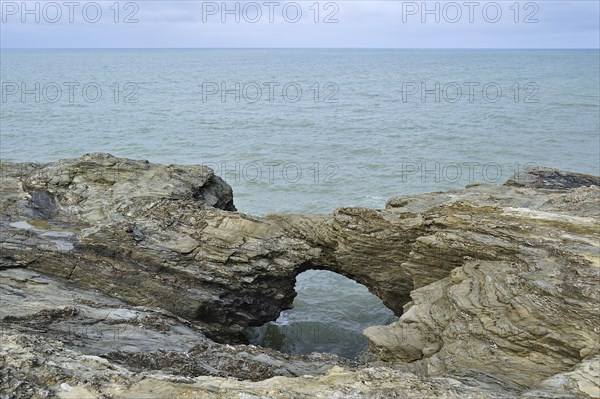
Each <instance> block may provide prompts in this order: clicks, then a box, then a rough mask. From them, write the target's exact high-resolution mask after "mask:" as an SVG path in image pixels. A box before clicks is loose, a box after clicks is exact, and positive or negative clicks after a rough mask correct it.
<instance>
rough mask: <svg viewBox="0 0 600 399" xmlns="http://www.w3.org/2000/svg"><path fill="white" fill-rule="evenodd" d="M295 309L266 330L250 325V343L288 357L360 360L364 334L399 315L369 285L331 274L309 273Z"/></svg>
mask: <svg viewBox="0 0 600 399" xmlns="http://www.w3.org/2000/svg"><path fill="white" fill-rule="evenodd" d="M295 290H296V293H297V296H296V298H295V299H294V303H293V308H292V309H289V310H285V311H283V312H281V314H280V315H279V318H277V320H275V321H271V322H268V323H266V324H264V325H262V326H260V327H250V328H248V329H247V330H246V335H247V338H248V340H249V341H250V343H252V344H254V345H259V346H265V347H269V348H272V349H276V350H278V351H280V352H283V353H289V354H298V355H307V354H310V353H312V352H327V353H333V354H336V355H339V356H343V357H347V358H355V357H356V356H357V355H358V354H359V353H360V352H362V351H363V350H365V349H366V348H367V346H368V341H367V339H366V338H365V337H364V335H363V334H362V331H363V330H364V329H365V328H367V327H370V326H373V325H386V324H390V323H392V322H394V321H396V320H398V317H397V316H395V315H394V312H392V311H391V310H390V309H388V308H387V307H386V306H385V305H384V304H383V302H382V301H381V299H379V298H378V297H377V296H375V295H373V294H371V293H370V292H369V290H368V289H367V287H365V286H364V285H362V284H360V283H357V282H356V281H353V280H351V279H349V278H347V277H344V276H342V275H341V274H337V273H334V272H330V271H327V270H313V269H311V270H307V271H305V272H303V273H300V274H299V275H298V276H297V277H296V286H295Z"/></svg>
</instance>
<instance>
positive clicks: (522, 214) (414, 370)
mask: <svg viewBox="0 0 600 399" xmlns="http://www.w3.org/2000/svg"><path fill="white" fill-rule="evenodd" d="M1 169H2V181H1V184H0V194H1V196H2V199H1V203H0V209H1V211H2V217H1V220H0V227H1V230H0V238H1V243H2V244H1V245H2V255H1V264H0V279H2V285H1V288H0V291H1V295H2V300H3V303H4V304H5V305H4V306H3V307H2V311H1V315H0V317H2V329H3V334H2V349H1V351H2V358H1V359H0V362H1V364H0V366H1V368H2V378H1V379H0V392H2V393H3V395H6V396H7V397H10V398H29V397H34V398H37V397H40V398H41V397H65V398H69V397H72V398H75V397H77V398H80V397H92V398H95V397H98V398H101V397H111V398H132V397H148V398H151V397H156V398H163V397H192V398H201V397H207V398H233V397H235V398H240V397H247V398H264V397H267V398H271V397H273V398H303V397H306V398H309V397H310V398H314V397H316V398H321V397H322V398H332V397H340V398H347V397H357V398H393V397H407V398H429V397H441V398H465V397H470V398H513V397H523V398H569V397H572V398H579V397H583V398H585V397H600V387H599V378H600V374H599V371H600V364H599V362H600V356H599V349H600V345H599V338H600V335H599V334H600V316H598V315H599V314H600V312H599V310H600V309H599V297H598V295H599V294H598V286H599V284H600V276H599V274H598V272H599V270H600V254H599V250H600V243H599V240H600V230H599V228H598V226H599V222H600V188H599V186H600V179H599V178H598V177H594V176H588V175H582V174H576V173H570V172H561V171H557V170H552V169H541V168H540V169H534V170H527V171H525V172H524V173H523V174H521V175H518V176H515V177H513V178H512V179H511V180H509V181H508V182H507V183H506V184H504V185H474V186H471V187H468V188H465V189H464V190H456V191H450V192H444V193H428V194H422V195H415V196H404V197H399V198H395V199H392V200H390V201H389V202H388V204H387V206H386V208H385V209H379V210H374V209H367V208H341V209H338V210H336V211H335V212H334V213H333V215H331V216H311V215H269V216H267V217H264V218H258V217H252V216H249V215H245V214H242V213H238V212H237V211H236V209H235V206H234V200H233V194H232V189H231V187H229V186H228V185H227V183H225V182H224V181H223V180H222V179H220V178H219V177H218V176H215V175H214V173H213V172H212V170H210V169H208V168H206V167H202V166H189V165H185V166H184V165H153V164H150V163H148V162H146V161H135V160H129V159H124V158H116V157H113V156H111V155H109V154H97V153H94V154H88V155H85V156H83V157H81V158H76V159H70V160H63V161H59V162H56V163H50V164H33V163H26V164H15V163H8V162H3V163H2V164H1ZM308 269H324V270H330V271H333V272H336V273H340V274H342V275H344V276H347V277H349V278H351V279H353V280H356V281H357V282H360V283H362V284H364V285H365V286H367V287H368V288H369V290H370V291H371V292H372V293H374V294H375V295H377V296H379V297H380V298H381V299H382V300H383V302H384V304H385V305H386V306H387V307H389V308H390V309H392V310H393V311H394V312H395V313H396V314H397V315H398V316H400V319H399V321H398V322H396V323H393V324H391V325H389V326H377V327H370V328H368V329H367V330H365V335H366V337H367V338H368V339H369V341H370V346H369V353H368V354H364V356H362V357H361V360H360V361H358V360H356V361H351V360H348V359H343V358H339V357H336V356H334V355H326V354H313V355H310V356H292V355H284V354H281V353H278V352H276V351H273V350H270V349H266V348H260V347H255V346H250V345H245V344H247V342H246V341H245V335H244V330H245V329H246V328H247V327H249V326H258V325H262V324H263V323H265V322H267V321H270V320H274V319H276V318H277V317H278V315H279V313H280V312H281V311H282V310H284V309H288V308H290V307H291V306H292V302H293V299H294V297H295V295H296V293H295V291H294V285H295V278H296V276H297V275H298V274H300V273H301V272H303V271H305V270H308ZM101 376H104V377H101Z"/></svg>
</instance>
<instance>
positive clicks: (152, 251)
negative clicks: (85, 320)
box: [0, 154, 318, 341]
mask: <svg viewBox="0 0 600 399" xmlns="http://www.w3.org/2000/svg"><path fill="white" fill-rule="evenodd" d="M233 210H235V208H234V205H233V199H232V191H231V187H229V186H228V185H227V184H226V183H225V182H223V181H222V180H221V179H220V178H219V177H217V176H214V174H213V173H212V171H211V170H210V169H208V168H205V167H201V166H177V165H169V166H163V165H151V164H149V163H147V162H145V161H132V160H128V159H122V158H116V157H113V156H110V155H108V154H88V155H86V156H84V157H82V158H78V159H73V160H65V161H61V162H58V163H54V164H48V165H39V164H9V163H3V164H2V211H3V217H2V221H1V222H0V223H1V227H2V231H1V237H2V243H3V244H2V245H3V251H2V262H3V265H4V267H23V266H26V267H27V268H29V269H32V270H37V271H40V272H43V273H46V274H49V275H53V276H58V277H62V278H65V279H67V280H69V281H72V282H74V283H77V284H79V285H81V286H84V287H88V288H96V289H99V290H100V291H102V292H104V293H106V294H108V295H113V296H115V297H117V298H120V299H123V300H126V301H129V302H132V303H135V304H138V305H146V306H152V305H160V306H161V307H162V308H164V309H166V310H169V311H171V312H173V313H174V314H177V315H178V316H181V317H184V318H186V319H189V320H192V321H194V322H195V323H197V324H198V325H199V326H200V328H201V329H202V330H203V331H204V332H205V333H206V334H207V335H209V336H211V337H213V338H216V339H218V340H220V341H240V340H242V334H241V333H242V332H243V329H244V328H245V327H247V326H248V325H260V324H262V323H264V322H266V321H268V320H272V319H274V318H276V317H277V315H278V314H279V312H280V311H281V309H284V308H288V307H290V306H291V303H292V300H293V298H294V295H295V293H294V278H293V276H294V275H295V270H296V269H297V268H298V267H299V265H302V264H303V263H305V262H307V261H308V260H310V259H311V258H313V257H314V256H315V254H318V249H316V248H312V247H310V246H309V245H307V244H306V242H305V241H303V240H299V239H295V238H292V237H289V236H287V235H286V234H285V232H284V231H283V229H282V228H281V227H280V226H278V225H276V224H274V223H272V222H270V221H268V220H261V219H258V218H254V217H251V216H246V215H243V214H239V213H235V212H229V211H233ZM313 249H314V250H313Z"/></svg>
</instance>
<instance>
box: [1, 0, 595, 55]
mask: <svg viewBox="0 0 600 399" xmlns="http://www.w3.org/2000/svg"><path fill="white" fill-rule="evenodd" d="M115 4H116V5H117V6H115ZM599 4H600V2H599V1H597V0H585V1H573V0H568V1H566V0H565V1H548V0H539V1H529V2H528V1H514V0H511V1H495V2H493V1H469V0H466V1H456V2H450V1H428V2H426V3H423V2H422V1H417V2H411V1H370V0H365V1H357V0H351V1H331V2H328V1H315V0H310V1H296V2H286V1H282V2H279V1H269V0H265V1H256V2H251V1H239V2H227V3H226V4H225V7H223V3H222V2H221V1H218V2H206V1H191V0H186V1H161V0H137V1H130V2H127V1H120V2H117V3H115V0H110V1H96V2H92V1H74V0H57V1H54V2H52V1H28V2H27V3H26V6H25V7H23V3H22V1H21V0H19V1H2V3H1V11H2V23H1V38H0V44H1V46H2V47H3V48H72V47H75V48H99V47H105V48H112V47H125V48H130V47H136V48H176V47H180V48H181V47H183V48H205V47H218V48H222V47H236V48H237V47H327V48H331V47H350V48H598V47H599V44H600V43H599V42H600V33H599V32H600V28H599V20H600V12H599Z"/></svg>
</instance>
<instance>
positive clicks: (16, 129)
mask: <svg viewBox="0 0 600 399" xmlns="http://www.w3.org/2000/svg"><path fill="white" fill-rule="evenodd" d="M0 72H1V79H0V80H1V85H2V93H1V96H2V98H1V101H0V158H1V159H2V160H3V161H37V162H50V161H56V160H58V159H62V158H70V157H78V156H81V155H83V154H85V153H89V152H108V153H111V154H113V155H115V156H121V157H129V158H136V159H147V160H150V161H151V162H160V163H169V164H205V165H208V166H210V167H212V168H213V169H214V170H215V172H216V173H217V174H218V175H220V176H222V177H223V178H224V179H225V180H226V181H227V182H228V183H229V184H230V185H231V186H232V187H233V191H234V201H235V205H236V207H237V209H238V210H239V211H240V212H243V213H248V214H252V215H266V214H269V213H311V214H331V213H332V212H333V211H334V209H336V208H338V207H346V206H356V207H370V208H383V207H385V203H386V201H387V200H388V199H389V198H392V197H397V196H401V195H410V194H418V193H424V192H432V191H443V190H449V189H459V188H462V187H464V186H466V185H468V184H474V183H489V184H501V183H503V182H504V181H506V180H507V179H508V178H510V177H511V176H512V175H513V174H514V173H518V172H519V171H521V170H523V169H524V168H526V167H532V166H547V167H554V168H560V169H565V170H571V171H576V172H583V173H592V174H596V175H599V174H600V93H599V91H600V82H599V79H600V52H599V50H597V49H591V50H476V49H473V50H449V49H444V50H435V49H426V50H425V49H424V50H419V49H412V50H396V49H68V50H67V49H55V50H50V49H48V50H11V49H2V51H1V55H0ZM365 267H368V265H365ZM296 291H297V293H298V296H297V298H296V300H295V302H294V309H291V310H286V311H284V312H282V314H281V316H280V317H279V319H277V320H276V321H273V322H271V323H268V324H267V325H265V326H262V327H260V328H255V329H251V330H249V331H248V336H249V338H250V340H251V342H253V343H255V344H259V345H266V346H271V347H274V348H276V349H279V350H281V351H284V352H287V353H298V354H308V353H311V352H313V351H323V352H331V353H336V354H339V355H342V356H346V357H354V356H356V355H357V354H358V353H359V352H360V351H362V350H364V349H365V348H366V346H367V342H366V341H365V339H364V337H363V336H362V333H361V331H362V330H363V329H364V328H366V327H368V326H370V325H381V324H388V323H390V322H393V321H394V320H397V315H394V314H393V313H392V312H391V311H390V310H389V309H387V308H385V306H384V305H383V303H382V302H381V301H380V300H379V299H378V298H377V297H375V296H373V295H372V294H370V293H369V291H368V290H367V288H366V287H364V286H362V285H361V284H358V283H356V282H354V281H352V280H349V279H347V278H345V277H342V276H340V275H337V274H335V273H331V272H327V271H307V272H305V273H303V274H302V275H300V276H298V278H297V282H296Z"/></svg>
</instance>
